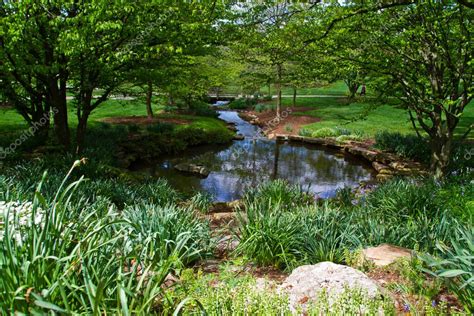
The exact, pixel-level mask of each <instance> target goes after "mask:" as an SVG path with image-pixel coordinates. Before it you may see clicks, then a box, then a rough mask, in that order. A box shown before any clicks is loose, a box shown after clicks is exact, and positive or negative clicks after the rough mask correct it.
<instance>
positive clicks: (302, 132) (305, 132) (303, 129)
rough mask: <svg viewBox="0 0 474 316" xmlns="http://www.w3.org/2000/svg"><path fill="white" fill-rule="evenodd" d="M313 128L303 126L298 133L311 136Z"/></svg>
mask: <svg viewBox="0 0 474 316" xmlns="http://www.w3.org/2000/svg"><path fill="white" fill-rule="evenodd" d="M311 133H312V132H311V130H309V129H307V128H302V129H300V130H299V131H298V135H300V136H303V137H311Z"/></svg>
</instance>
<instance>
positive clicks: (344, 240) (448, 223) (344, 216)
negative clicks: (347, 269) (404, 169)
mask: <svg viewBox="0 0 474 316" xmlns="http://www.w3.org/2000/svg"><path fill="white" fill-rule="evenodd" d="M274 188H279V189H280V193H277V192H273V194H272V195H273V196H280V195H281V196H283V197H285V198H284V199H282V198H274V199H263V198H261V196H267V195H268V193H264V192H269V191H270V192H272V190H273V189H274ZM443 188H444V187H442V186H439V185H436V184H435V183H433V182H422V183H417V182H413V181H410V180H395V181H393V182H388V183H386V184H384V185H381V186H379V187H378V188H376V189H375V190H374V191H373V192H371V193H369V194H368V195H367V196H365V197H363V198H362V199H360V200H359V201H358V203H357V204H356V205H351V206H350V207H348V206H344V205H342V206H337V205H338V204H333V203H329V202H326V203H324V204H323V205H317V204H314V203H313V204H312V205H308V204H307V202H306V201H305V200H304V199H298V195H296V196H293V195H291V194H288V190H289V191H290V192H292V190H294V189H295V188H293V189H284V188H282V187H279V184H275V183H270V184H267V185H266V186H262V187H260V188H258V189H257V190H256V191H251V192H250V193H249V194H247V196H246V197H245V199H244V201H245V207H244V209H245V211H244V212H242V213H241V214H240V216H239V219H240V223H241V225H240V230H239V233H238V236H239V238H240V239H241V243H240V244H239V247H238V249H237V252H238V253H240V254H243V255H246V256H248V257H250V258H252V259H253V260H255V261H256V262H257V263H259V264H263V265H275V266H277V267H280V268H286V269H291V268H293V267H295V266H297V265H301V264H306V263H317V262H321V261H326V260H329V261H333V262H339V263H344V262H345V261H346V258H345V255H344V254H345V250H354V249H357V248H360V247H367V246H376V245H379V244H381V243H390V244H394V245H398V246H402V247H407V248H410V249H416V250H419V251H425V252H431V253H437V252H438V251H439V250H438V249H437V248H436V242H444V243H448V244H449V243H450V241H451V239H452V237H453V234H454V232H455V231H456V229H457V228H458V227H460V225H461V224H460V223H459V217H458V216H457V215H456V214H457V213H456V212H457V211H456V210H453V209H452V208H451V207H450V204H449V203H446V200H445V199H442V198H441V192H442V190H443ZM470 199H471V200H472V195H471V196H470V197H469V196H468V197H466V198H465V200H464V201H465V203H466V204H468V203H469V200H470ZM274 201H275V202H274Z"/></svg>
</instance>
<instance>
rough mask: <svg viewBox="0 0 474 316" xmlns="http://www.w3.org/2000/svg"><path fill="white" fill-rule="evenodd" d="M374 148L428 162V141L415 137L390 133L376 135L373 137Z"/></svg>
mask: <svg viewBox="0 0 474 316" xmlns="http://www.w3.org/2000/svg"><path fill="white" fill-rule="evenodd" d="M375 147H376V148H379V149H382V150H386V151H390V152H393V153H395V154H397V155H399V156H402V157H405V158H410V159H416V160H419V161H421V162H425V163H426V162H429V160H430V156H429V154H430V148H429V143H428V141H427V140H426V139H421V138H419V137H417V136H415V135H404V134H401V133H390V132H381V133H377V134H376V135H375Z"/></svg>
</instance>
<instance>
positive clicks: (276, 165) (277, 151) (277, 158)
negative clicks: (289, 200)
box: [272, 140, 280, 180]
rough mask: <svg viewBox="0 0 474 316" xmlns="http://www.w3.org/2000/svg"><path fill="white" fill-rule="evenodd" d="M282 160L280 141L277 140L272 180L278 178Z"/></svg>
mask: <svg viewBox="0 0 474 316" xmlns="http://www.w3.org/2000/svg"><path fill="white" fill-rule="evenodd" d="M279 160H280V143H279V142H278V140H277V141H276V142H275V156H274V160H273V172H272V180H276V179H277V177H278V162H279Z"/></svg>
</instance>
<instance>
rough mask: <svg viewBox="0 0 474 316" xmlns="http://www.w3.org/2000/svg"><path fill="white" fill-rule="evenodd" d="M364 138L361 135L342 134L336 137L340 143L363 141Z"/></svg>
mask: <svg viewBox="0 0 474 316" xmlns="http://www.w3.org/2000/svg"><path fill="white" fill-rule="evenodd" d="M363 140H364V138H363V137H362V136H360V135H341V136H337V137H336V141H338V142H339V143H345V142H347V141H363Z"/></svg>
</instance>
